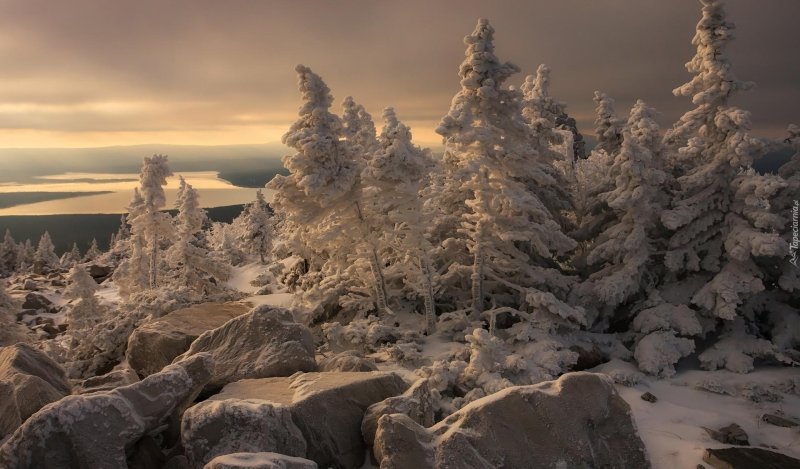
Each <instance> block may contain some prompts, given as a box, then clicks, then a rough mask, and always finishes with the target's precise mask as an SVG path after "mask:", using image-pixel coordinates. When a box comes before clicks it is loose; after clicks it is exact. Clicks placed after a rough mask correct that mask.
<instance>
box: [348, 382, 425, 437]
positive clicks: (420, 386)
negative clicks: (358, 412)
mask: <svg viewBox="0 0 800 469" xmlns="http://www.w3.org/2000/svg"><path fill="white" fill-rule="evenodd" d="M432 393H433V388H432V386H431V383H430V380H428V379H424V378H423V379H419V380H417V381H416V382H415V383H414V384H413V385H411V387H410V388H408V390H407V391H406V392H404V393H403V394H401V395H399V396H394V397H390V398H388V399H384V400H382V401H381V402H377V403H375V404H372V405H371V406H369V408H368V409H367V413H366V414H364V420H362V421H361V434H362V435H363V436H364V441H366V442H367V444H368V445H370V446H371V445H372V444H373V442H374V441H375V432H376V430H377V429H378V421H379V420H380V419H381V417H383V416H384V415H390V414H404V415H407V416H408V417H409V418H410V419H411V420H413V421H415V422H417V423H418V424H420V425H422V426H423V427H430V426H431V425H433V422H434V412H435V410H436V409H435V405H434V402H433V400H434V396H433V394H432Z"/></svg>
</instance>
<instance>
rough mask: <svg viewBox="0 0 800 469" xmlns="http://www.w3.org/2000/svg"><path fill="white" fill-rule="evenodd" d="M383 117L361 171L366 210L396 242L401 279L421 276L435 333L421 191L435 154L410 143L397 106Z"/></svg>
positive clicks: (420, 288)
mask: <svg viewBox="0 0 800 469" xmlns="http://www.w3.org/2000/svg"><path fill="white" fill-rule="evenodd" d="M383 119H384V127H383V130H382V131H381V135H380V139H379V148H378V150H377V151H376V152H375V153H374V154H373V155H372V157H371V158H370V159H369V160H368V161H367V163H366V166H365V168H364V171H363V173H362V183H363V188H362V197H363V200H364V201H365V211H366V212H367V216H368V218H369V219H370V222H371V224H372V225H373V227H374V228H375V229H376V230H377V231H378V232H379V233H383V239H384V241H385V242H386V243H387V244H389V245H392V246H394V249H395V252H396V255H395V256H394V261H395V262H394V265H395V267H397V268H398V269H397V270H399V271H400V274H401V275H402V280H403V281H404V282H405V281H409V280H410V279H418V281H417V282H415V283H417V284H418V286H417V291H418V294H419V295H420V296H422V298H423V301H424V305H425V318H426V329H427V331H428V333H432V332H433V331H434V330H435V329H436V313H435V311H434V298H433V271H432V267H431V262H430V257H429V256H430V246H429V244H428V242H427V240H426V239H425V236H424V230H425V227H424V225H423V216H422V200H421V199H420V197H419V192H420V188H421V186H422V183H423V181H424V180H425V177H426V173H427V171H428V170H429V169H430V167H431V166H432V163H431V156H430V153H429V152H428V151H427V150H423V149H421V148H419V147H418V146H416V145H414V144H413V143H412V141H411V130H410V129H409V128H408V127H407V126H406V125H404V124H403V123H402V122H400V121H399V120H398V119H397V115H396V114H395V112H394V109H392V108H387V109H385V110H384V113H383ZM409 264H411V265H409ZM414 264H416V265H414Z"/></svg>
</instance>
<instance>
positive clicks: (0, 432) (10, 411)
mask: <svg viewBox="0 0 800 469" xmlns="http://www.w3.org/2000/svg"><path fill="white" fill-rule="evenodd" d="M15 388H16V386H14V383H12V382H11V381H0V441H2V440H3V438H4V437H5V436H6V435H10V434H12V433H14V430H16V429H17V428H19V426H20V425H22V418H20V416H19V408H18V407H17V396H16V393H15V392H14V390H15Z"/></svg>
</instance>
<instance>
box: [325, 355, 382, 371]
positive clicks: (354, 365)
mask: <svg viewBox="0 0 800 469" xmlns="http://www.w3.org/2000/svg"><path fill="white" fill-rule="evenodd" d="M319 369H320V371H357V372H367V371H378V366H377V365H376V364H375V362H374V361H372V360H370V359H369V358H365V357H364V356H363V355H361V354H360V353H359V352H357V351H355V350H348V351H346V352H342V353H339V354H337V355H334V356H332V357H330V358H326V359H325V360H323V361H322V363H321V364H320V367H319Z"/></svg>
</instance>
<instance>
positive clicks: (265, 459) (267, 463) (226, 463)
mask: <svg viewBox="0 0 800 469" xmlns="http://www.w3.org/2000/svg"><path fill="white" fill-rule="evenodd" d="M317 467H318V466H317V463H315V462H314V461H309V460H308V459H303V458H295V457H292V456H286V455H284V454H277V453H235V454H228V455H225V456H219V457H216V458H214V460H213V461H211V462H210V463H208V464H206V466H205V468H204V469H317Z"/></svg>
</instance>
